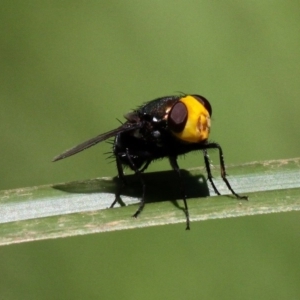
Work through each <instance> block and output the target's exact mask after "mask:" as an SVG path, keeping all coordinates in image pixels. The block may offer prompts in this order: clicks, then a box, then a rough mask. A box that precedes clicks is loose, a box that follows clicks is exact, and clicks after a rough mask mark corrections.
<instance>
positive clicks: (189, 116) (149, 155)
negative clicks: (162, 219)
mask: <svg viewBox="0 0 300 300" xmlns="http://www.w3.org/2000/svg"><path fill="white" fill-rule="evenodd" d="M211 115H212V107H211V105H210V103H209V101H208V100H207V99H205V98H204V97H202V96H199V95H181V96H167V97H161V98H158V99H155V100H152V101H149V102H148V103H146V104H145V105H142V106H141V107H139V108H138V109H136V110H134V111H132V112H130V113H128V114H126V115H125V116H124V117H125V118H126V120H127V121H126V122H125V123H124V124H122V125H121V126H119V127H118V128H116V129H114V130H112V131H109V132H107V133H104V134H100V135H98V136H96V137H94V138H92V139H90V140H88V141H86V142H83V143H81V144H79V145H78V146H76V147H74V148H72V149H70V150H67V151H65V152H64V153H62V154H60V155H58V156H56V157H55V158H54V159H53V161H58V160H60V159H63V158H66V157H69V156H71V155H74V154H76V153H78V152H80V151H83V150H85V149H87V148H89V147H91V146H94V145H96V144H97V143H100V142H102V141H104V140H106V139H109V138H111V137H115V141H114V144H113V154H114V156H115V158H116V163H117V169H118V176H119V179H120V180H121V183H122V185H121V186H123V185H124V184H125V176H124V172H123V166H128V167H129V168H130V169H132V170H133V171H134V172H135V174H136V175H137V177H138V178H139V181H140V182H141V184H142V187H143V193H142V197H141V202H140V205H139V208H138V210H137V211H136V212H135V214H134V215H133V217H137V216H138V215H139V214H140V212H141V211H142V210H143V208H144V206H145V194H146V184H145V182H144V179H143V176H142V172H143V171H145V170H146V169H147V167H148V166H149V164H150V163H151V162H152V161H154V160H156V159H159V158H164V157H167V158H168V159H169V161H170V164H171V167H172V168H173V170H174V171H175V172H176V173H177V174H178V177H179V180H180V190H181V195H182V198H183V203H184V211H185V216H186V229H190V219H189V211H188V206H187V201H186V193H185V185H184V181H183V179H182V178H181V172H180V169H179V166H178V163H177V157H178V156H179V155H182V154H185V153H188V152H191V151H195V150H202V151H203V155H204V162H205V167H206V171H207V175H208V180H209V181H210V183H211V185H212V187H213V189H214V191H215V192H216V193H217V194H218V195H220V193H219V191H218V190H217V188H216V186H215V184H214V182H213V177H212V174H211V170H210V162H209V157H208V154H207V150H208V149H217V150H218V151H219V158H220V166H221V176H222V179H223V180H224V182H225V183H226V185H227V187H228V188H229V190H230V191H231V192H232V194H233V195H235V196H236V197H237V198H238V199H247V196H240V195H238V194H237V193H235V191H234V190H233V189H232V187H231V186H230V184H229V182H228V180H227V178H226V171H225V163H224V158H223V151H222V148H221V146H220V145H219V144H217V143H214V142H209V141H208V137H209V132H210V126H211ZM120 195H121V188H120V189H119V190H118V192H117V193H116V199H115V201H114V202H113V204H112V205H111V207H112V206H114V204H115V203H116V202H117V199H118V198H119V197H120Z"/></svg>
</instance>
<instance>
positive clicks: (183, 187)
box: [169, 156, 190, 230]
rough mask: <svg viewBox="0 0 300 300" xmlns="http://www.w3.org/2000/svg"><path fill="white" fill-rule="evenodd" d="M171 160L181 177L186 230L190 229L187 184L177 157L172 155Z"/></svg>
mask: <svg viewBox="0 0 300 300" xmlns="http://www.w3.org/2000/svg"><path fill="white" fill-rule="evenodd" d="M169 161H170V164H171V167H172V168H173V170H174V171H175V172H176V173H177V174H178V177H179V181H180V191H181V194H182V199H183V203H184V213H185V217H186V230H190V215H189V209H188V205H187V202H186V192H185V184H184V180H183V178H182V175H181V172H180V169H179V166H178V163H177V157H175V156H170V157H169Z"/></svg>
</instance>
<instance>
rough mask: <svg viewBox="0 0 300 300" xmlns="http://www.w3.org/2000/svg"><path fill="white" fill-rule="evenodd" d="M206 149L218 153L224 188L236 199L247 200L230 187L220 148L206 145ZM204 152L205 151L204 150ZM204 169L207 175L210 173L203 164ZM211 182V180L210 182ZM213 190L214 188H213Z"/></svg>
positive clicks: (209, 144) (214, 145)
mask: <svg viewBox="0 0 300 300" xmlns="http://www.w3.org/2000/svg"><path fill="white" fill-rule="evenodd" d="M205 148H206V149H217V150H218V151H219V159H220V167H221V177H222V179H223V181H224V182H225V184H226V186H227V187H228V189H229V190H230V191H231V193H232V194H233V195H234V196H235V197H237V198H238V199H244V200H248V196H240V195H239V194H237V193H236V192H235V191H234V190H233V188H232V187H231V185H230V183H229V181H228V180H227V178H226V175H227V174H226V170H225V162H224V155H223V150H222V148H221V146H220V145H219V144H217V143H208V144H207V145H205ZM204 151H205V150H204ZM204 160H205V152H204ZM205 166H206V169H207V173H209V172H210V168H207V164H206V163H205ZM210 182H212V180H211V181H210ZM214 190H215V187H214Z"/></svg>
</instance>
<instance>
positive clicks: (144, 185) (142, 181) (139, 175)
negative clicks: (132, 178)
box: [126, 148, 150, 218]
mask: <svg viewBox="0 0 300 300" xmlns="http://www.w3.org/2000/svg"><path fill="white" fill-rule="evenodd" d="M126 157H127V159H128V162H129V164H130V168H131V169H132V170H133V171H134V172H135V174H136V176H137V177H138V178H139V180H140V182H141V184H142V188H143V193H142V198H141V201H140V205H139V208H138V209H137V211H136V212H135V213H134V214H133V216H132V217H134V218H137V216H138V215H139V214H140V213H141V212H142V210H143V208H144V206H145V194H146V184H145V181H144V178H143V175H142V172H141V171H140V170H139V169H138V168H137V167H136V165H135V164H134V162H133V160H132V158H131V155H130V153H129V150H128V148H127V149H126ZM149 163H150V162H149ZM149 163H148V164H146V165H147V166H148V165H149Z"/></svg>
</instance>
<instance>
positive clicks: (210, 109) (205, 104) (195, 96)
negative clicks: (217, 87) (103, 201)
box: [192, 95, 212, 116]
mask: <svg viewBox="0 0 300 300" xmlns="http://www.w3.org/2000/svg"><path fill="white" fill-rule="evenodd" d="M192 96H193V97H194V98H196V99H197V100H198V101H199V102H200V103H202V105H203V106H204V107H205V108H206V109H207V111H208V113H209V115H210V116H211V115H212V108H211V105H210V103H209V101H208V100H207V99H206V98H204V97H203V96H200V95H192Z"/></svg>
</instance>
